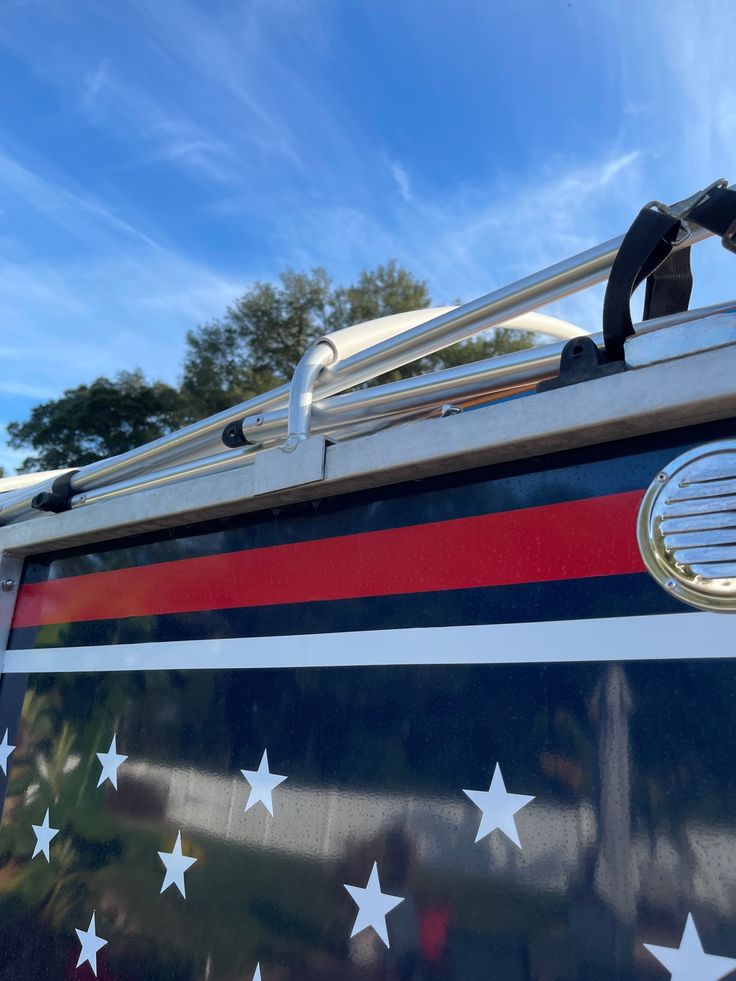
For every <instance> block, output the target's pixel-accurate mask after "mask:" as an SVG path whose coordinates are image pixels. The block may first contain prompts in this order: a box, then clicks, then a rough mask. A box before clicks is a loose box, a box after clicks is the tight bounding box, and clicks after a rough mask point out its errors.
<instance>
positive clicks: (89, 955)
mask: <svg viewBox="0 0 736 981" xmlns="http://www.w3.org/2000/svg"><path fill="white" fill-rule="evenodd" d="M96 930H97V927H96V926H95V910H93V911H92V919H91V920H90V921H89V926H88V927H87V929H86V930H77V936H78V937H79V942H80V944H81V945H82V949H81V951H80V952H79V960H78V961H77V967H81V966H82V964H84V962H85V961H89V966H90V967H91V968H92V972H93V974H94V976H95V977H97V951H98V950H101V949H102V948H103V947H104V946H105V945H106V944H107V940H103V939H102V937H98V936H97V933H96Z"/></svg>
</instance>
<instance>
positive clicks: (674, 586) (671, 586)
mask: <svg viewBox="0 0 736 981" xmlns="http://www.w3.org/2000/svg"><path fill="white" fill-rule="evenodd" d="M665 586H666V587H667V589H677V581H676V580H675V579H668V580H667V582H666V583H665Z"/></svg>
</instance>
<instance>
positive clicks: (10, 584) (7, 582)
mask: <svg viewBox="0 0 736 981" xmlns="http://www.w3.org/2000/svg"><path fill="white" fill-rule="evenodd" d="M0 586H2V588H3V590H4V591H5V592H6V593H9V592H11V590H13V589H15V579H3V581H2V582H1V583H0Z"/></svg>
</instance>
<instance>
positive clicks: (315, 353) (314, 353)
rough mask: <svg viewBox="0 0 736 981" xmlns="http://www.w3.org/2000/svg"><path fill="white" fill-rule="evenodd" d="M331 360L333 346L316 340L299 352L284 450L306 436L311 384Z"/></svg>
mask: <svg viewBox="0 0 736 981" xmlns="http://www.w3.org/2000/svg"><path fill="white" fill-rule="evenodd" d="M334 360H335V351H334V348H332V347H330V345H329V344H325V343H324V341H319V342H318V343H317V344H315V345H314V347H312V348H310V349H309V350H308V351H307V353H306V354H304V355H303V356H302V359H301V361H300V362H299V364H298V365H297V366H296V368H295V369H294V374H293V375H292V377H291V388H290V390H289V416H288V433H287V436H286V442H285V443H284V445H283V446H282V447H281V449H282V450H283V451H284V453H293V452H294V450H295V449H296V448H297V446H298V445H299V444H300V443H301V442H303V441H304V440H305V439H308V437H309V427H310V423H311V419H312V404H313V402H314V385H315V382H316V381H317V378H318V376H319V373H320V372H321V371H322V369H323V368H326V367H327V365H328V364H332V362H333V361H334Z"/></svg>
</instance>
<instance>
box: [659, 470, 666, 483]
mask: <svg viewBox="0 0 736 981" xmlns="http://www.w3.org/2000/svg"><path fill="white" fill-rule="evenodd" d="M657 480H658V481H659V482H660V484H663V483H664V482H665V480H667V474H666V473H665V472H664V470H663V471H662V473H658V474H657Z"/></svg>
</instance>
